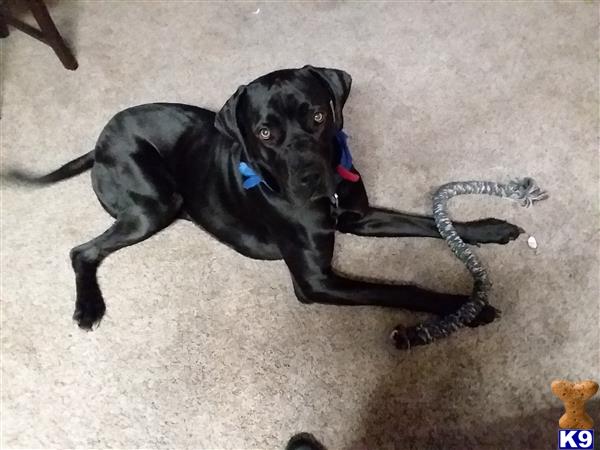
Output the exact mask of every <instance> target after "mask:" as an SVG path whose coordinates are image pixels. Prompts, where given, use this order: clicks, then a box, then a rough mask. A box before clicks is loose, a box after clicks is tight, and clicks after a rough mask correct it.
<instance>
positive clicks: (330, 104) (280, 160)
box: [215, 66, 352, 201]
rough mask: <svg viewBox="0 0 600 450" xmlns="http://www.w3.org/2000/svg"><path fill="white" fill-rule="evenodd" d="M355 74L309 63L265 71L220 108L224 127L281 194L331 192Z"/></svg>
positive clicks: (307, 196)
mask: <svg viewBox="0 0 600 450" xmlns="http://www.w3.org/2000/svg"><path fill="white" fill-rule="evenodd" d="M351 83H352V79H351V78H350V75H348V74H347V73H346V72H344V71H342V70H337V69H326V68H319V67H312V66H305V67H303V68H302V69H288V70H280V71H277V72H273V73H270V74H268V75H265V76H262V77H260V78H258V79H256V80H254V81H253V82H251V83H250V84H248V85H246V86H240V88H239V89H238V90H237V92H236V93H235V94H234V95H233V96H232V97H231V98H230V99H229V100H228V101H227V103H225V106H223V108H222V109H221V111H219V113H218V114H217V118H216V121H215V126H216V128H217V129H218V130H219V132H220V133H222V134H224V135H226V136H228V137H229V138H231V139H233V140H234V141H236V142H238V143H239V145H241V147H242V157H243V158H245V159H247V161H246V162H247V163H248V164H250V166H252V167H253V168H254V170H256V171H258V172H259V173H260V175H262V177H263V178H264V179H265V181H266V182H267V183H268V184H269V185H270V186H271V187H272V188H273V189H274V190H276V191H278V192H279V193H280V194H282V195H285V196H286V197H288V198H293V199H296V200H300V201H308V200H314V199H317V198H320V197H324V196H327V197H329V196H331V195H332V194H333V192H334V189H335V185H334V180H335V178H334V173H335V170H334V168H335V166H336V165H337V164H338V161H337V160H336V159H337V158H338V157H339V155H338V150H337V148H336V145H335V134H336V133H337V132H338V131H339V130H340V129H341V128H342V125H343V116H342V109H343V107H344V103H345V102H346V99H347V98H348V94H349V93H350V86H351Z"/></svg>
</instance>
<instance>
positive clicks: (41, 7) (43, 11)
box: [27, 0, 79, 70]
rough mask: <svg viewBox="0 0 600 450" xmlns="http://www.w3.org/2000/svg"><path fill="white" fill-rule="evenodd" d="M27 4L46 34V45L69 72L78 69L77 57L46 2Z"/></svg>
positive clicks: (31, 0) (30, 0)
mask: <svg viewBox="0 0 600 450" xmlns="http://www.w3.org/2000/svg"><path fill="white" fill-rule="evenodd" d="M27 3H28V4H29V8H30V9H31V12H32V13H33V17H35V20H36V21H37V23H38V25H39V26H40V30H41V31H42V33H43V34H44V37H45V41H46V43H47V44H48V45H49V46H50V47H52V50H54V53H56V56H58V59H60V62H61V63H62V65H63V66H65V68H66V69H69V70H75V69H77V67H78V66H79V64H77V60H76V59H75V56H73V53H72V52H71V50H70V49H69V47H67V44H65V41H64V39H63V38H62V36H61V35H60V33H59V32H58V30H57V29H56V26H55V25H54V22H53V21H52V17H50V14H49V13H48V9H47V8H46V5H45V4H44V2H43V1H42V0H27Z"/></svg>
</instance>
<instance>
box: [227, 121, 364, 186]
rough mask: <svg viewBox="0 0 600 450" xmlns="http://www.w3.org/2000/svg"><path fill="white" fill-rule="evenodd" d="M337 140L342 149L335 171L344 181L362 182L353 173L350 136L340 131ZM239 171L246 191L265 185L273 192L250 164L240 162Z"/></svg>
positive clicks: (358, 176) (357, 175) (336, 136)
mask: <svg viewBox="0 0 600 450" xmlns="http://www.w3.org/2000/svg"><path fill="white" fill-rule="evenodd" d="M335 140H336V142H337V145H338V148H339V149H340V162H339V164H338V165H337V166H336V168H335V170H336V172H337V173H338V175H339V176H340V177H342V178H343V179H344V180H347V181H350V182H351V183H356V182H357V181H358V180H360V175H359V174H357V173H355V172H352V171H351V169H352V154H351V153H350V149H349V148H348V135H347V134H346V133H344V131H343V130H340V131H338V132H337V133H336V135H335ZM238 170H239V171H240V174H241V175H242V186H243V187H244V189H246V190H248V189H252V188H253V187H255V186H258V185H259V184H260V183H263V184H264V185H265V186H267V187H268V188H269V189H271V190H273V189H272V188H271V186H269V183H267V182H266V181H265V180H264V178H263V177H261V176H260V175H259V174H258V173H256V171H255V170H254V169H253V168H252V167H250V166H249V165H248V163H245V162H243V161H240V163H239V165H238Z"/></svg>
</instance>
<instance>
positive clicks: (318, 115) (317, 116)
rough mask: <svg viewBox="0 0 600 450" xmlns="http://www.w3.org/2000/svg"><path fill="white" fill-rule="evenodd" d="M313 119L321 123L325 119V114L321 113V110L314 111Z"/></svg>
mask: <svg viewBox="0 0 600 450" xmlns="http://www.w3.org/2000/svg"><path fill="white" fill-rule="evenodd" d="M313 119H314V120H315V122H317V123H323V121H324V120H325V114H323V113H322V112H318V113H315V115H314V116H313Z"/></svg>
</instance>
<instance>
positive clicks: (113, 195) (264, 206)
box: [12, 66, 522, 329]
mask: <svg viewBox="0 0 600 450" xmlns="http://www.w3.org/2000/svg"><path fill="white" fill-rule="evenodd" d="M350 85H351V78H350V76H349V75H348V74H347V73H346V72H343V71H341V70H335V69H326V68H315V67H311V66H306V67H303V68H302V69H289V70H280V71H277V72H273V73H270V74H268V75H265V76H263V77H260V78H258V79H257V80H255V81H253V82H251V83H250V84H248V85H247V86H241V87H240V88H239V89H238V90H237V92H236V93H235V94H234V95H233V96H232V97H231V98H230V99H229V100H228V101H227V103H226V104H225V105H224V107H223V108H222V109H221V111H220V112H219V113H217V114H215V113H214V112H211V111H208V110H205V109H201V108H197V107H195V106H188V105H182V104H166V103H157V104H147V105H141V106H136V107H133V108H129V109H127V110H125V111H122V112H120V113H118V114H117V115H116V116H114V117H113V118H112V119H111V120H110V121H109V123H108V124H107V125H106V127H105V128H104V130H103V131H102V133H101V134H100V137H99V139H98V142H97V144H96V147H95V148H94V150H92V151H91V152H89V153H87V154H86V155H84V156H82V157H80V158H78V159H76V160H74V161H72V162H70V163H68V164H66V165H64V166H63V167H61V168H60V169H58V170H57V171H55V172H53V173H51V174H49V175H46V176H44V177H40V178H33V177H31V176H30V175H27V174H26V173H24V172H13V174H12V176H13V178H19V179H21V180H24V181H29V182H34V183H38V184H47V183H52V182H56V181H59V180H62V179H65V178H68V177H71V176H74V175H76V174H79V173H81V172H83V171H85V170H87V169H91V173H92V185H93V188H94V191H95V192H96V195H97V196H98V199H99V200H100V203H101V204H102V206H103V207H104V208H105V209H106V211H108V213H109V214H111V215H112V216H113V217H114V218H115V223H114V224H113V225H112V226H111V227H110V228H109V229H108V230H106V231H105V232H104V233H103V234H101V235H100V236H98V237H96V238H95V239H92V240H91V241H89V242H86V243H85V244H82V245H79V246H77V247H75V248H74V249H73V250H72V251H71V260H72V264H73V269H74V271H75V276H76V286H77V301H76V307H75V313H74V319H75V320H76V321H77V323H78V324H79V326H80V327H82V328H84V329H91V328H92V326H93V325H94V324H96V323H98V322H99V321H100V319H101V318H102V316H103V314H104V311H105V304H104V300H103V298H102V294H101V292H100V288H99V286H98V282H97V278H96V271H97V269H98V266H99V265H100V263H101V262H102V260H103V259H104V258H106V257H107V256H108V255H110V254H111V253H113V252H115V251H117V250H119V249H120V248H123V247H126V246H129V245H133V244H136V243H138V242H141V241H143V240H144V239H147V238H148V237H150V236H152V235H153V234H155V233H157V232H159V231H160V230H162V229H163V228H165V227H166V226H168V225H169V224H171V223H172V222H173V221H175V220H176V219H178V218H183V219H188V220H191V221H193V222H194V223H196V224H198V225H199V226H201V227H202V228H203V229H205V230H207V231H208V232H209V233H211V234H212V235H213V236H215V237H216V238H217V239H219V240H220V241H221V242H224V243H226V244H228V245H229V246H231V247H233V248H234V249H235V250H237V251H238V252H240V253H242V254H243V255H246V256H249V257H251V258H257V259H264V260H275V259H283V260H284V261H285V263H286V264H287V266H288V267H289V270H290V274H291V277H292V281H293V286H294V291H295V293H296V296H297V297H298V299H299V300H300V301H301V302H304V303H310V302H318V303H326V304H335V305H378V306H388V307H396V308H405V309H410V310H414V311H426V312H430V313H434V314H448V313H451V312H453V311H455V310H456V309H457V308H458V307H459V306H460V305H462V304H463V303H464V302H465V301H467V300H468V295H451V294H444V293H437V292H432V291H429V290H425V289H422V288H419V287H416V286H411V285H393V284H384V283H374V282H366V281H358V280H355V279H350V278H347V277H344V276H341V275H339V274H338V273H336V272H335V271H334V269H333V268H332V265H331V261H332V255H333V247H334V239H335V231H336V230H337V231H341V232H343V233H352V234H356V235H360V236H391V237H405V236H416V237H434V238H439V234H438V232H437V230H436V227H435V223H434V221H433V219H432V218H431V217H425V216H418V215H412V214H404V213H399V212H394V211H389V210H385V209H381V208H376V207H373V206H370V205H369V202H368V200H367V194H366V192H365V187H364V185H363V183H362V181H358V182H356V183H352V182H350V181H347V180H343V179H342V178H341V177H340V176H339V175H337V174H336V172H335V167H336V165H337V164H338V162H339V158H340V155H339V148H338V147H337V146H336V145H335V142H334V141H335V139H334V137H335V134H336V132H337V131H338V130H340V129H341V128H342V125H343V116H342V109H343V107H344V103H345V102H346V99H347V98H348V95H349V93H350ZM317 113H320V114H317ZM261 130H262V131H261ZM265 130H268V132H267V131H265ZM407 157H408V156H407ZM240 161H244V162H247V163H248V164H249V165H250V166H251V167H253V168H254V170H256V171H257V172H258V173H260V174H261V176H262V177H263V178H264V180H265V181H266V182H267V183H268V185H269V186H266V185H265V184H260V185H258V186H256V187H254V188H251V189H248V190H245V189H244V188H243V187H242V178H241V175H240V173H239V172H238V164H239V162H240ZM405 182H408V181H405ZM334 193H337V196H338V198H339V204H338V206H337V207H336V206H335V205H333V204H332V201H331V199H332V195H333V194H334ZM456 227H457V229H458V231H459V233H460V234H461V236H462V237H463V239H465V240H466V241H467V242H470V243H490V242H493V243H502V244H504V243H507V242H509V241H510V240H512V239H515V238H516V237H517V236H518V235H519V234H520V233H521V232H522V230H520V229H519V228H518V227H516V226H515V225H512V224H509V223H507V222H504V221H501V220H497V219H485V220H479V221H475V222H468V223H457V224H456ZM495 317H496V310H495V309H494V308H492V307H488V308H486V309H485V310H484V311H483V312H482V314H481V315H480V316H479V317H478V318H477V319H476V320H475V321H474V322H473V324H472V325H479V324H482V323H488V322H490V321H492V320H493V319H494V318H495Z"/></svg>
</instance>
